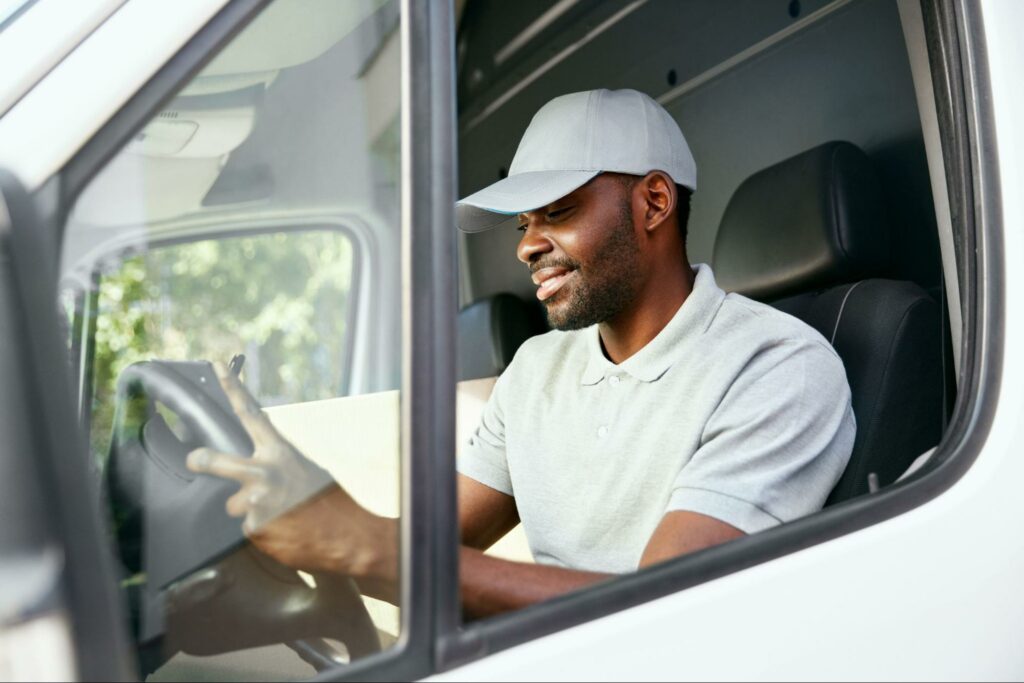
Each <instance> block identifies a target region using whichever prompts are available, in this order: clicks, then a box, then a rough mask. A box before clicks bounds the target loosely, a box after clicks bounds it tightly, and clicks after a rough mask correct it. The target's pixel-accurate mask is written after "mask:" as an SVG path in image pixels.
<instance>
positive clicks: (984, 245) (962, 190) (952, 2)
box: [438, 0, 1004, 670]
mask: <svg viewBox="0 0 1024 683" xmlns="http://www.w3.org/2000/svg"><path fill="white" fill-rule="evenodd" d="M922 5H923V8H922V9H923V12H924V16H925V23H926V25H929V26H932V27H933V29H938V30H930V31H929V32H928V35H927V43H928V51H929V55H930V60H931V63H932V69H933V71H939V72H940V74H938V75H937V76H936V78H937V79H940V80H944V81H945V82H947V83H948V84H949V85H948V87H946V88H945V89H939V88H936V97H937V98H938V99H939V105H940V110H941V109H942V108H943V107H946V114H945V115H944V116H940V119H939V127H940V131H941V135H942V138H943V142H944V145H943V146H944V148H948V149H949V150H950V156H949V157H948V158H947V162H946V163H947V169H948V171H949V172H950V173H951V174H952V179H953V180H954V181H955V182H951V183H950V185H949V188H950V193H951V195H957V196H956V200H955V201H956V206H958V207H962V210H961V211H959V212H956V213H954V215H953V220H954V225H955V226H956V228H955V239H956V240H957V242H958V253H960V254H962V255H964V258H963V263H964V267H963V276H964V277H965V279H964V280H962V285H961V297H962V302H963V309H964V336H963V354H962V359H963V363H962V367H961V378H960V393H959V396H958V397H957V403H956V405H955V406H954V412H953V418H952V420H951V422H950V427H949V429H948V431H947V432H946V434H945V436H944V437H943V439H942V442H941V443H940V444H939V447H938V448H937V449H936V452H935V456H934V457H933V458H932V460H931V462H930V463H929V464H928V466H927V467H925V468H923V469H922V470H921V471H920V472H919V473H918V474H917V475H915V476H914V477H911V478H910V479H908V480H906V481H904V482H900V483H898V484H895V485H893V486H890V487H888V488H886V489H883V490H881V491H879V492H877V493H874V494H871V495H868V496H861V497H859V498H855V499H853V500H850V501H847V502H845V503H842V504H839V505H836V506H834V507H831V508H828V509H826V510H823V511H822V512H820V513H817V514H815V515H812V516H810V517H807V518H804V519H801V520H798V521H795V522H792V523H789V524H784V525H782V526H780V527H776V528H775V529H772V530H769V531H766V532H763V533H760V534H757V535H754V536H748V537H746V538H743V539H740V540H737V541H733V542H731V543H728V544H726V545H723V546H718V547H715V548H711V549H708V550H705V551H702V552H699V553H695V554H693V555H689V556H685V557H682V558H680V559H678V560H676V561H673V562H668V563H665V564H662V565H658V566H655V567H651V568H649V569H644V570H642V571H640V572H637V573H636V574H633V575H629V576H624V577H621V578H618V579H616V580H614V581H610V582H607V583H604V584H600V585H598V586H595V587H594V588H590V589H588V590H585V591H581V592H578V593H573V594H570V595H566V596H563V597H560V598H557V599H555V600H551V601H549V602H546V603H543V604H540V605H537V606H534V607H531V608H529V609H525V610H521V611H519V612H515V613H511V614H507V615H502V616H499V617H495V618H492V619H488V620H485V621H481V622H476V623H473V624H470V625H468V626H466V627H465V628H464V629H463V630H462V631H461V632H460V633H458V634H457V635H454V636H451V637H449V638H447V639H445V640H444V641H443V642H442V648H441V653H440V654H441V656H440V660H439V662H438V664H439V668H441V669H442V670H444V669H450V668H453V667H456V666H459V665H461V664H464V663H467V662H469V661H472V660H473V659H477V658H479V657H482V656H486V655H488V654H491V653H494V652H497V651H500V650H503V649H506V648H509V647H512V646H514V645H518V644H521V643H523V642H526V641H529V640H532V639H534V638H538V637H541V636H544V635H548V634H551V633H554V632H556V631H559V630H562V629H565V628H569V627H572V626H576V625H578V624H581V623H584V622H586V621H589V620H591V619H595V618H598V617H603V616H607V615H609V614H613V613H615V612H618V611H620V610H623V609H626V608H629V607H632V606H635V605H638V604H641V603H643V602H647V601H649V600H652V599H655V598H658V597H662V596H665V595H669V594H671V593H675V592H677V591H680V590H683V589H685V588H689V587H691V586H694V585H697V584H700V583H703V582H706V581H709V580H712V579H715V578H719V577H722V576H725V575H728V574H731V573H733V572H736V571H739V570H742V569H746V568H749V567H753V566H755V565H758V564H761V563H764V562H768V561H770V560H772V559H775V558H778V557H782V556H784V555H787V554H790V553H793V552H796V551H798V550H801V549H804V548H808V547H810V546H813V545H816V544H818V543H821V542H823V541H826V540H829V539H833V538H837V537H839V536H842V535H845V534H848V533H851V532H853V531H857V530H859V529H863V528H865V527H868V526H870V525H873V524H876V523H878V522H880V521H883V520H885V519H889V518H891V517H894V516H896V515H899V514H902V513H904V512H906V511H908V510H911V509H913V508H915V507H917V506H919V505H922V504H923V503H925V502H927V501H929V500H932V499H933V498H935V497H936V496H938V495H940V494H941V493H943V492H944V491H946V490H947V489H949V487H951V486H952V485H953V484H954V483H955V482H956V481H957V480H958V479H959V478H960V477H961V476H962V475H963V474H964V473H965V472H966V471H967V469H968V468H969V467H970V466H971V464H972V463H973V462H974V460H975V458H976V457H977V455H978V453H979V452H980V450H981V447H982V445H983V444H984V442H985V439H986V437H987V435H988V432H989V428H990V426H991V423H992V418H993V415H994V413H995V409H996V397H997V395H998V389H999V383H1000V378H1001V369H1002V357H1003V350H1002V347H1001V344H1002V339H1003V329H1004V323H1003V314H1002V310H1003V302H1004V290H1003V273H1002V270H1001V267H1002V266H1001V264H1002V257H1003V244H1002V237H1001V235H1002V233H1001V231H1002V229H1003V225H1002V216H1001V209H1000V206H1001V196H1000V192H999V183H998V158H997V149H996V146H995V129H994V121H993V118H992V111H991V109H990V105H989V102H990V97H989V93H990V88H989V83H988V80H987V71H986V67H985V54H984V31H983V25H982V21H981V17H980V9H979V8H978V6H977V5H976V4H975V3H973V2H970V0H935V2H931V1H929V0H924V1H923V2H922ZM944 99H945V100H946V101H943V100H944Z"/></svg>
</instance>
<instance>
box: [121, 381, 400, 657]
mask: <svg viewBox="0 0 1024 683" xmlns="http://www.w3.org/2000/svg"><path fill="white" fill-rule="evenodd" d="M175 365H177V366H178V367H177V368H176V367H174V366H175ZM178 368H183V369H185V368H187V369H188V370H190V371H191V374H197V377H198V378H199V381H195V380H193V379H191V378H190V377H188V376H186V374H184V373H183V372H182V371H179V369H178ZM204 385H205V386H204ZM139 396H145V397H146V399H147V400H148V401H150V402H151V403H155V402H159V403H162V404H163V405H164V406H166V407H167V408H168V409H169V410H170V411H171V412H173V413H174V414H175V415H177V416H178V417H179V418H180V419H181V420H182V422H183V423H184V424H185V425H186V426H187V428H188V430H189V432H190V434H191V435H192V436H193V437H194V438H195V439H196V440H197V441H199V442H200V443H201V444H202V445H206V446H209V447H211V448H214V449H216V450H220V451H224V452H227V453H233V454H237V455H242V456H246V457H248V456H251V455H252V451H253V444H252V440H251V439H250V438H249V435H248V434H247V433H246V431H245V429H244V428H243V427H242V425H241V423H240V421H239V420H238V418H237V417H236V416H235V414H234V412H233V411H231V408H230V404H229V403H228V401H227V397H226V396H224V394H223V391H222V390H221V389H220V385H219V382H218V380H217V379H216V375H215V374H214V373H213V371H212V366H210V364H209V363H188V364H181V363H174V364H172V363H169V362H167V361H146V362H142V363H136V364H134V365H131V366H129V367H128V368H126V369H125V370H124V371H123V372H122V374H121V377H120V378H119V381H118V408H119V411H120V410H122V409H123V406H126V405H127V401H128V400H131V399H132V398H136V397H139ZM150 412H151V415H150V417H149V418H148V419H147V421H146V423H147V425H148V423H150V421H152V420H154V419H156V418H157V417H159V415H158V414H156V413H155V411H150ZM122 421H123V415H121V416H116V417H115V425H114V440H115V441H116V440H117V439H118V432H119V431H121V430H120V429H119V426H120V423H121V422H122ZM144 431H145V427H144V428H140V430H139V434H138V437H137V438H138V440H139V445H140V447H141V449H140V452H141V453H143V454H144V455H145V456H146V457H147V459H148V464H149V465H155V466H158V467H162V468H163V469H164V470H166V469H167V464H166V461H167V460H168V458H165V457H163V456H162V455H161V454H159V453H154V452H153V449H154V448H155V446H154V443H155V442H154V441H152V440H149V442H148V443H147V439H145V438H143V432H144ZM168 431H169V430H168ZM176 440H177V439H176ZM179 443H180V441H179ZM115 451H116V449H114V448H112V453H113V452H115ZM178 458H179V459H180V454H178ZM180 465H181V468H183V467H184V465H183V463H181V464H180ZM179 471H180V470H179ZM174 483H175V484H177V485H178V486H179V487H180V488H181V490H183V491H184V490H186V489H188V488H189V487H191V488H192V490H193V491H192V492H195V491H198V497H200V498H204V497H205V498H206V500H205V501H204V502H205V505H202V506H200V509H202V510H205V515H199V516H198V517H197V519H195V520H194V522H201V523H203V524H204V526H205V524H206V523H207V522H208V521H209V520H208V519H203V517H207V518H208V517H209V515H211V514H217V513H215V512H213V510H212V509H211V508H215V507H216V508H219V514H220V515H221V516H222V517H223V518H226V519H227V520H230V523H232V524H233V525H234V529H235V530H236V532H237V535H238V537H239V538H241V537H242V532H241V524H240V523H239V522H238V520H234V519H231V518H230V517H228V516H227V512H226V510H225V509H224V506H223V501H224V500H226V496H227V495H230V494H232V493H233V492H234V491H235V490H237V485H236V484H235V483H234V482H230V481H227V480H223V479H220V478H218V477H212V476H209V475H192V476H191V477H190V481H184V480H183V481H181V482H174ZM147 493H149V491H147ZM192 497H195V496H192ZM138 499H139V500H141V501H142V505H145V504H146V503H147V501H146V500H145V499H143V498H142V496H139V497H138ZM165 507H166V506H165ZM187 507H188V508H189V510H191V511H194V510H195V509H197V508H196V507H195V506H193V505H188V506H187ZM174 521H175V520H173V519H172V521H171V523H170V525H169V526H167V525H165V526H164V527H160V526H159V525H156V526H155V527H154V526H153V525H149V524H147V528H146V532H147V533H146V535H145V537H144V543H145V544H147V545H148V544H151V543H159V541H160V539H156V538H150V534H151V533H155V534H156V535H160V534H161V531H166V530H167V529H168V528H170V529H171V531H170V532H167V533H166V534H164V535H166V536H168V537H173V536H174V535H175V531H180V529H179V530H176V529H175V528H174ZM217 521H219V522H220V523H221V524H223V522H224V519H221V520H217ZM184 525H185V526H188V522H187V521H186V522H185V523H184ZM192 526H195V523H193V524H192ZM154 528H155V529H156V531H155V532H154ZM203 530H205V529H203ZM184 531H185V532H186V533H185V535H184V536H185V538H186V539H187V538H192V536H191V535H190V534H189V533H188V532H189V531H191V530H189V529H185V530H184ZM178 535H181V534H178ZM186 542H187V541H186ZM171 545H174V544H173V543H172V544H171ZM178 545H180V543H179V544H178ZM236 545H237V544H236ZM171 554H173V553H171ZM215 556H216V553H214V554H213V555H208V556H207V557H215ZM154 557H157V558H159V557H160V548H156V549H154V550H153V551H152V552H150V549H149V548H148V547H147V552H146V558H147V560H152V559H153V558H154ZM157 564H160V562H159V561H158V562H157ZM148 565H149V562H148V561H147V570H148V571H149V572H150V573H151V574H153V573H154V572H153V571H152V570H153V567H150V566H148ZM201 566H202V569H203V571H202V572H200V574H201V575H202V576H204V577H206V579H210V578H211V577H214V578H217V580H218V581H220V585H219V588H218V590H216V591H214V592H213V593H211V590H210V581H209V580H207V581H206V582H205V583H204V582H203V581H200V582H198V583H196V582H194V581H193V582H192V583H189V580H188V579H187V578H186V579H183V580H177V581H173V582H170V581H169V582H168V583H167V584H166V585H162V584H161V583H160V581H154V583H156V584H157V585H156V586H155V587H154V590H155V591H159V592H160V596H159V599H163V598H168V600H169V602H168V604H167V607H168V609H169V610H170V611H171V612H173V614H169V615H168V619H167V625H166V628H165V629H164V631H165V633H164V635H165V636H169V637H170V642H171V649H174V650H175V651H177V650H181V651H185V652H189V653H192V654H213V653H214V651H217V642H218V640H217V637H216V634H218V633H219V634H221V635H222V638H221V640H220V642H221V643H223V644H226V645H228V647H225V648H224V649H223V650H220V651H231V650H235V649H239V648H240V647H245V646H246V645H248V644H249V641H252V645H256V644H266V643H265V642H262V641H266V636H264V635H263V633H262V632H255V633H253V634H252V635H251V636H248V637H247V636H246V634H245V632H246V630H250V631H259V630H260V627H264V626H266V627H267V628H269V629H270V631H271V632H272V631H273V630H274V626H276V625H278V624H281V623H283V622H284V621H286V620H285V619H284V618H283V617H282V618H281V619H273V618H271V619H269V622H270V623H269V624H267V623H266V622H268V619H266V618H249V617H247V618H244V619H235V618H231V619H228V620H227V621H228V622H229V623H228V624H220V625H219V626H218V627H216V628H212V629H211V628H210V627H211V626H213V624H214V623H215V622H218V621H223V620H219V619H213V620H212V621H211V617H210V614H209V613H210V611H211V609H212V610H216V609H217V607H216V604H215V601H217V600H220V601H221V603H222V604H225V605H231V606H232V609H233V610H235V611H242V612H244V611H246V610H247V608H251V609H249V611H251V612H254V613H255V612H259V611H260V609H258V608H261V607H264V606H266V605H267V604H268V596H267V592H268V591H269V592H271V593H273V592H274V591H275V590H276V589H277V588H278V587H280V591H279V593H280V594H279V595H278V596H277V597H278V598H279V602H280V604H281V605H282V611H285V610H284V606H286V605H289V604H290V605H294V604H295V599H294V598H296V597H297V596H298V593H300V592H301V593H303V594H304V596H303V597H302V600H304V602H303V603H302V604H304V605H306V607H307V608H308V609H309V610H310V613H309V614H305V615H303V614H297V615H296V614H295V613H292V612H290V613H289V617H288V619H287V621H288V623H289V625H290V626H292V627H294V629H295V630H297V631H298V632H299V633H301V634H302V636H301V637H295V636H294V635H291V634H290V635H282V636H280V637H279V638H277V637H275V638H273V642H278V643H285V644H288V645H289V647H291V648H292V649H293V650H295V651H296V652H299V653H300V656H302V657H303V659H304V660H306V661H307V662H309V663H311V664H314V666H316V664H317V662H318V661H319V662H326V661H337V658H336V657H335V656H333V654H334V653H330V652H325V650H324V648H325V646H326V645H325V643H324V642H323V640H322V638H331V639H334V640H338V641H341V642H343V643H344V644H345V646H346V649H347V650H348V652H349V656H350V658H351V659H356V658H357V657H362V656H365V655H367V654H373V653H374V652H378V651H379V650H380V639H379V636H378V633H377V630H376V626H375V625H374V623H373V620H372V619H371V618H370V615H369V612H368V611H367V609H366V605H365V603H364V602H363V600H362V596H361V594H360V592H359V590H358V587H357V586H356V584H355V582H354V581H353V580H352V579H351V578H350V577H346V576H340V575H330V574H324V573H319V572H310V574H311V575H312V576H313V577H314V580H315V582H316V588H315V589H311V588H310V587H308V586H306V584H305V583H304V582H302V581H301V580H294V581H292V582H288V581H282V580H281V579H282V577H288V576H290V577H293V578H294V579H298V573H297V572H295V570H293V569H290V568H288V567H285V566H284V565H281V564H280V563H278V562H277V561H276V560H274V559H272V558H270V557H269V556H267V555H264V554H263V553H260V552H259V551H258V550H257V549H256V548H255V547H253V546H251V544H244V545H242V547H241V548H236V549H235V550H234V551H233V552H231V553H230V554H228V555H225V556H222V557H219V558H218V559H216V560H214V561H213V562H212V563H207V562H204V563H203V564H202V565H201ZM218 572H219V574H223V575H224V576H226V577H227V579H223V577H220V576H219V574H218ZM175 573H176V572H174V571H172V572H169V574H171V575H173V574H175ZM196 575H197V574H196V573H192V574H191V575H190V576H196ZM268 578H269V579H272V580H271V581H269V582H268V580H267V579H268ZM162 579H167V576H166V574H165V575H163V576H162ZM225 580H227V581H228V582H229V583H230V585H225V584H224V581H225ZM246 582H248V583H249V584H251V585H254V586H255V585H258V586H260V587H261V589H260V591H258V592H255V593H254V592H253V591H251V590H247V589H246V586H245V585H244V584H246ZM310 590H314V591H315V595H314V596H313V597H312V598H310V597H309V595H308V594H307V593H308V591H310ZM257 594H258V595H260V602H259V603H258V604H257V603H253V601H252V600H247V599H246V598H251V596H253V595H257ZM211 602H213V603H214V604H210V603H211ZM269 602H270V603H273V602H274V601H273V600H272V599H271V600H269ZM289 609H291V610H294V608H293V607H291V608H289ZM250 616H254V615H250ZM262 616H263V617H266V616H267V615H262ZM271 616H272V615H271ZM225 626H228V627H229V631H228V632H230V636H229V637H226V639H225V638H224V637H223V635H224V634H225V631H224V627H225ZM283 628H284V627H282V629H283ZM240 629H241V630H240ZM282 629H278V630H282ZM172 632H177V633H172ZM183 635H184V637H182V636H183ZM311 638H312V640H310V639H311ZM303 652H306V653H317V652H319V653H320V654H321V656H319V657H309V656H306V655H303Z"/></svg>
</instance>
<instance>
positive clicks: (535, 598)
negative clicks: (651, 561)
mask: <svg viewBox="0 0 1024 683" xmlns="http://www.w3.org/2000/svg"><path fill="white" fill-rule="evenodd" d="M459 564H460V574H461V576H460V577H459V584H460V586H461V588H462V605H463V610H465V612H466V613H467V614H469V615H471V616H474V617H487V616H491V615H494V614H499V613H501V612H507V611H509V610H515V609H520V608H522V607H527V606H529V605H533V604H535V603H538V602H542V601H544V600H548V599H550V598H553V597H556V596H559V595H563V594H565V593H569V592H572V591H574V590H577V589H580V588H584V587H586V586H590V585H593V584H595V583H598V582H600V581H604V580H605V579H610V578H612V575H611V574H598V573H595V572H585V571H577V570H574V569H563V568H562V567H550V566H546V565H540V564H526V563H523V562H512V561H509V560H502V559H499V558H496V557H489V556H487V555H484V554H483V553H482V552H480V551H479V550H474V549H473V548H467V547H466V546H462V547H461V548H460V551H459Z"/></svg>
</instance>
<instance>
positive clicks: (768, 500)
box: [666, 340, 856, 533]
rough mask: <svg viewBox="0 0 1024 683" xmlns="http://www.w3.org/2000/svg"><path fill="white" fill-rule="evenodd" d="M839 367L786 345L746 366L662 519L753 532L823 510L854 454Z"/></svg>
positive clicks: (826, 352) (819, 351) (809, 350)
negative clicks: (675, 516)
mask: <svg viewBox="0 0 1024 683" xmlns="http://www.w3.org/2000/svg"><path fill="white" fill-rule="evenodd" d="M855 429H856V426H855V424H854V417H853V410H852V407H851V405H850V388H849V385H848V384H847V381H846V371H845V369H844V368H843V365H842V361H840V360H839V358H838V356H836V354H835V353H834V352H832V350H831V349H828V348H826V347H824V345H823V344H819V343H816V342H813V341H804V340H797V341H785V342H781V343H778V344H775V345H773V346H771V347H769V348H767V349H764V350H761V351H760V352H758V353H757V354H755V355H754V357H753V358H751V359H750V361H749V362H748V363H747V364H746V365H745V366H744V368H743V370H742V371H741V373H740V374H739V375H738V377H737V378H736V379H735V380H734V381H733V383H732V385H731V386H730V387H729V389H728V390H727V391H726V393H725V395H724V396H723V398H722V400H721V402H720V403H719V405H718V406H717V407H716V408H715V410H714V412H713V413H712V415H711V417H710V418H709V420H708V422H707V423H706V425H705V428H704V430H703V433H702V436H701V441H700V446H699V447H698V449H697V451H696V452H695V453H694V455H693V457H692V458H691V459H690V460H689V461H688V462H687V463H686V464H685V465H684V466H683V468H682V469H681V471H680V472H679V475H678V476H677V478H676V480H675V482H674V485H673V489H672V493H671V495H670V497H669V501H668V505H667V508H666V512H671V511H675V510H687V511H692V512H698V513H701V514H704V515H708V516H709V517H714V518H715V519H719V520H721V521H723V522H726V523H727V524H731V525H732V526H734V527H736V528H738V529H740V530H742V531H744V532H746V533H754V532H757V531H761V530H763V529H767V528H769V527H772V526H775V525H776V524H780V523H782V522H787V521H790V520H793V519H796V518H798V517H801V516H803V515H806V514H809V513H811V512H814V511H816V510H819V509H821V507H822V506H823V505H824V503H825V499H826V498H827V497H828V494H829V492H830V491H831V490H832V488H833V487H834V486H835V484H836V482H837V481H839V477H840V476H841V475H842V473H843V470H844V468H845V467H846V463H847V461H848V460H849V458H850V453H851V451H852V450H853V439H854V434H855Z"/></svg>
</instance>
